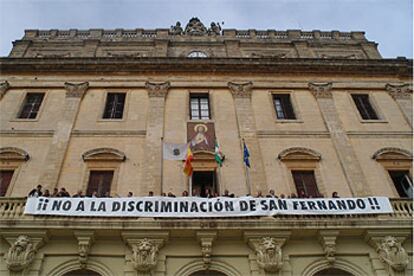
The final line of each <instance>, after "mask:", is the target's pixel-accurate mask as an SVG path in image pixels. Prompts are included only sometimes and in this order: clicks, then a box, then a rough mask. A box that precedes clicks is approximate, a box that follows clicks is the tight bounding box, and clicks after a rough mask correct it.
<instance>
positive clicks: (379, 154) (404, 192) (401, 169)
mask: <svg viewBox="0 0 414 276" xmlns="http://www.w3.org/2000/svg"><path fill="white" fill-rule="evenodd" d="M372 159H374V160H376V161H377V162H378V163H380V164H381V165H382V166H383V167H384V169H385V170H386V171H387V172H388V176H389V181H390V182H391V183H392V187H393V190H394V194H395V195H398V196H399V197H403V198H412V197H413V181H412V160H413V156H412V153H411V152H409V151H407V150H404V149H400V148H393V147H387V148H382V149H380V150H378V151H376V152H375V153H374V154H373V156H372Z"/></svg>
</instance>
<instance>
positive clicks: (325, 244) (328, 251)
mask: <svg viewBox="0 0 414 276" xmlns="http://www.w3.org/2000/svg"><path fill="white" fill-rule="evenodd" d="M338 235H339V231H336V230H326V231H320V232H319V242H320V243H321V245H322V248H323V251H324V253H325V258H326V260H327V261H328V263H329V264H333V263H334V262H335V260H336V257H335V255H336V238H337V236H338Z"/></svg>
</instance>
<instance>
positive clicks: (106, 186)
mask: <svg viewBox="0 0 414 276" xmlns="http://www.w3.org/2000/svg"><path fill="white" fill-rule="evenodd" d="M113 176H114V172H113V171H91V172H90V174H89V182H88V189H87V191H86V195H88V196H91V195H93V194H96V195H97V196H100V197H103V196H105V195H109V193H110V192H111V183H112V178H113Z"/></svg>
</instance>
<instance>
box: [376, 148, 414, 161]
mask: <svg viewBox="0 0 414 276" xmlns="http://www.w3.org/2000/svg"><path fill="white" fill-rule="evenodd" d="M372 159H375V160H413V155H412V153H411V152H409V151H408V150H404V149H400V148H382V149H380V150H378V151H376V152H375V153H374V155H373V156H372Z"/></svg>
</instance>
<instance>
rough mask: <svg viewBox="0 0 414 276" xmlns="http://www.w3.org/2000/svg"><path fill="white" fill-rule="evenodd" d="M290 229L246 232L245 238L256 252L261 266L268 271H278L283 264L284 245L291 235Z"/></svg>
mask: <svg viewBox="0 0 414 276" xmlns="http://www.w3.org/2000/svg"><path fill="white" fill-rule="evenodd" d="M290 234H291V233H290V231H278V232H249V231H247V232H245V233H244V238H245V240H247V243H248V245H249V246H250V247H251V248H252V249H253V250H254V252H255V254H256V261H257V264H258V265H259V267H261V268H262V269H263V270H264V271H266V272H271V273H274V272H277V271H279V270H280V269H281V268H282V266H283V253H282V247H283V245H284V244H285V243H286V241H287V240H288V238H289V237H290Z"/></svg>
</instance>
